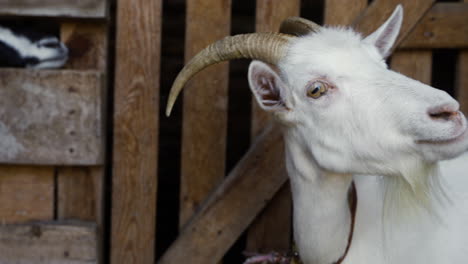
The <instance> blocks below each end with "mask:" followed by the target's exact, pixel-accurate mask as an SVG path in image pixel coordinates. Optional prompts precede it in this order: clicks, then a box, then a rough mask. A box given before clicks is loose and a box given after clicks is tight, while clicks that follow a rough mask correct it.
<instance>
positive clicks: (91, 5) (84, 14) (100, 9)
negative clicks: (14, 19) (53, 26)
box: [0, 0, 107, 18]
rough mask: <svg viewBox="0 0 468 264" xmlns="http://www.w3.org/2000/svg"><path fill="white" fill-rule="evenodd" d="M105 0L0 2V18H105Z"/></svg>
mask: <svg viewBox="0 0 468 264" xmlns="http://www.w3.org/2000/svg"><path fill="white" fill-rule="evenodd" d="M106 8H107V5H106V0H80V1H75V0H1V1H0V15H1V16H49V17H75V18H105V17H106V15H107V9H106Z"/></svg>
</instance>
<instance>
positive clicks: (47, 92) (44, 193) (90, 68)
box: [0, 0, 109, 263]
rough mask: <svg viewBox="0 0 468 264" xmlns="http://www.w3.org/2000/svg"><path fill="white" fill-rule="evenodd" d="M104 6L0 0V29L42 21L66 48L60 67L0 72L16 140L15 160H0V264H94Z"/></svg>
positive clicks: (98, 231)
mask: <svg viewBox="0 0 468 264" xmlns="http://www.w3.org/2000/svg"><path fill="white" fill-rule="evenodd" d="M85 2H86V3H85ZM106 6H107V2H106V1H105V0H99V1H91V2H90V1H84V2H83V3H81V2H80V3H79V4H77V2H75V1H54V0H48V1H44V2H42V3H41V1H31V0H21V1H3V2H2V3H0V19H1V22H2V23H7V24H22V25H28V26H31V27H32V28H34V27H38V25H41V27H43V28H47V29H48V30H50V31H51V32H54V33H55V34H56V35H57V36H59V37H60V38H61V40H62V41H63V42H64V43H66V45H67V46H68V48H69V51H70V53H69V60H68V63H67V64H66V66H65V67H64V68H63V69H57V70H31V69H0V76H1V77H0V80H1V82H2V85H3V88H5V89H2V100H4V101H2V106H1V108H0V112H1V114H0V116H1V120H0V121H1V122H2V124H4V125H6V126H8V127H9V128H10V129H11V128H13V130H11V131H13V132H12V136H14V137H16V139H17V140H19V142H20V143H22V144H23V152H19V153H17V154H18V155H16V156H13V155H3V154H4V152H3V153H2V154H1V155H0V156H1V157H0V159H1V165H0V263H71V262H73V263H101V258H102V256H103V254H104V253H103V250H102V246H101V245H102V234H103V233H102V230H103V229H104V225H103V218H104V215H103V203H104V192H103V190H104V186H103V182H104V175H105V173H104V171H105V168H104V160H105V140H106V129H105V127H104V125H105V118H106V115H105V111H104V110H105V107H106V100H107V99H106V97H107V87H106V83H107V81H106V80H107V76H108V61H107V59H108V52H109V49H108V20H107V12H106V10H107V8H106ZM53 7H57V8H56V9H54V8H53ZM28 87H34V89H37V90H36V92H35V93H34V92H32V91H31V90H28V89H27V88H28ZM37 91H39V92H37ZM18 96H23V97H18ZM20 98H22V99H24V100H23V101H21V100H20ZM31 98H32V99H31ZM51 98H52V99H51ZM15 100H17V101H18V102H20V104H16V105H15V103H13V104H11V102H15ZM83 100H86V101H85V102H87V103H86V104H82V102H84V101H83ZM56 113H59V114H58V115H56ZM9 120H20V121H19V122H18V121H16V122H11V123H10V122H9ZM48 120H52V121H53V122H49V121H48ZM80 120H87V121H86V122H85V123H79V121H80ZM20 125H23V126H25V127H26V126H27V127H26V128H22V127H21V126H20ZM15 129H16V130H15ZM1 135H2V140H3V142H2V143H3V144H5V141H4V140H5V134H4V130H3V131H2V133H1ZM2 143H0V146H2V151H5V149H4V148H3V147H4V145H2ZM10 154H11V152H10Z"/></svg>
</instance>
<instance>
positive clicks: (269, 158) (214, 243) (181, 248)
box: [159, 126, 287, 264]
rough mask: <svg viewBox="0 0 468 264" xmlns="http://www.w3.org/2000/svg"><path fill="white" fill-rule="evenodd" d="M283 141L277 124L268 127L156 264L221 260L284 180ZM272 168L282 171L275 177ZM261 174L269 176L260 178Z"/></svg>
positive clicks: (275, 174)
mask: <svg viewBox="0 0 468 264" xmlns="http://www.w3.org/2000/svg"><path fill="white" fill-rule="evenodd" d="M282 142H283V140H282V135H281V132H280V129H279V128H278V127H277V126H270V127H269V128H267V129H266V131H265V133H264V134H263V135H260V136H259V137H258V141H257V142H255V143H254V144H253V145H252V147H251V149H250V150H249V151H248V152H247V154H246V155H245V156H244V158H243V159H242V160H241V161H240V162H239V163H238V164H237V166H236V167H235V168H234V169H233V170H232V171H231V173H229V175H228V177H227V178H226V180H225V181H224V182H223V183H222V184H221V185H220V186H219V187H218V188H217V189H216V191H215V192H214V193H213V194H212V195H210V198H209V199H208V200H207V201H206V202H205V203H204V204H203V205H202V207H201V209H200V211H199V212H198V213H197V214H196V215H195V216H194V217H193V218H192V219H191V220H190V221H189V222H188V223H187V225H185V227H184V228H183V229H182V231H181V233H180V235H179V237H178V238H177V240H176V241H175V242H174V244H173V245H172V246H171V247H170V248H169V250H168V251H167V252H166V253H165V254H164V256H163V257H162V258H161V260H160V261H159V264H169V263H171V264H172V263H191V264H207V263H217V262H218V261H220V260H221V259H222V257H223V255H224V254H225V252H226V250H228V249H229V247H230V246H231V245H232V244H233V243H234V242H235V241H236V239H237V237H238V236H239V235H240V234H241V233H242V232H243V230H245V228H246V227H247V226H248V225H249V224H250V223H251V222H252V221H253V219H254V218H255V216H256V214H257V213H258V212H259V211H260V210H261V209H262V208H263V207H264V206H265V205H266V203H267V202H268V201H269V200H270V199H271V198H272V197H273V195H274V194H275V193H276V192H277V191H278V189H279V188H280V187H281V186H282V185H283V184H284V183H285V182H286V179H287V178H286V172H285V167H284V161H283V160H284V155H283V147H284V146H283V144H282ZM271 164H280V166H271ZM277 170H281V171H282V172H283V173H276V171H277ZM264 175H270V176H271V177H268V178H265V177H263V176H264ZM275 176H278V177H275Z"/></svg>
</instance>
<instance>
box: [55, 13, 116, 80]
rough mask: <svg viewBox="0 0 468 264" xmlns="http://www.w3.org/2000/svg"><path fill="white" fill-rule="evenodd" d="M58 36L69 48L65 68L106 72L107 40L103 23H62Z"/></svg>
mask: <svg viewBox="0 0 468 264" xmlns="http://www.w3.org/2000/svg"><path fill="white" fill-rule="evenodd" d="M60 37H61V39H62V41H63V42H64V43H65V44H66V45H67V47H68V50H69V58H68V61H67V64H66V65H65V68H66V69H74V70H99V71H101V72H103V73H104V72H106V70H107V67H106V65H107V48H108V43H107V42H108V41H107V26H106V24H105V23H101V22H99V23H98V22H95V21H94V22H82V21H80V22H76V21H74V22H66V23H62V24H61V25H60Z"/></svg>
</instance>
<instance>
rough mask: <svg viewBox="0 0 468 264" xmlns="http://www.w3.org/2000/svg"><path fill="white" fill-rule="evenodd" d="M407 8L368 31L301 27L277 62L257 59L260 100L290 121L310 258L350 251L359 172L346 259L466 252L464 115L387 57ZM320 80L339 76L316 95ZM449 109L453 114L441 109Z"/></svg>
mask: <svg viewBox="0 0 468 264" xmlns="http://www.w3.org/2000/svg"><path fill="white" fill-rule="evenodd" d="M402 16H403V14H402V8H401V7H398V8H397V9H396V10H395V12H394V13H393V15H392V16H391V17H390V18H389V19H388V20H387V22H386V23H384V24H383V25H382V26H381V27H380V28H379V29H378V30H377V31H376V32H374V33H373V34H371V35H370V36H369V37H368V38H365V39H363V38H362V37H361V36H360V35H359V34H357V33H355V32H354V31H352V30H351V29H347V28H323V29H322V30H320V31H319V32H317V33H313V34H309V35H307V36H304V37H301V38H298V39H297V40H295V41H294V42H293V43H292V44H291V46H290V48H289V52H288V54H287V56H286V57H285V58H284V59H283V60H282V61H281V62H280V63H279V64H278V65H277V66H278V71H279V72H278V73H277V72H275V71H274V70H273V69H272V68H270V66H268V65H266V64H264V63H261V62H258V61H254V62H252V64H251V66H250V69H249V82H250V86H251V88H252V91H253V93H254V95H255V97H256V99H257V101H258V102H259V103H260V105H261V106H262V107H263V108H264V109H265V110H267V111H271V112H273V113H274V114H275V116H276V117H277V119H278V120H279V122H280V123H281V124H283V125H284V126H283V129H284V138H285V142H286V166H287V169H288V173H289V176H290V179H291V186H292V194H293V202H294V230H295V231H294V234H295V239H296V242H297V245H298V248H299V253H300V254H301V257H302V259H303V261H304V263H306V264H328V263H333V262H334V261H336V260H337V259H338V258H339V257H341V256H342V255H343V253H344V249H345V248H346V245H347V243H348V235H349V228H350V213H349V209H348V204H347V193H348V190H349V186H350V183H351V182H352V180H354V182H355V185H356V189H357V195H358V208H357V212H356V226H355V230H354V237H353V240H352V243H351V248H350V250H349V253H348V255H347V257H346V258H345V260H344V262H343V263H350V264H361V263H373V264H380V263H382V264H383V263H392V264H393V263H395V264H396V263H416V264H422V263H424V264H428V263H429V264H440V263H465V262H467V261H468V225H467V224H466V223H468V191H467V186H468V175H466V174H467V171H468V154H463V152H465V151H466V150H467V149H468V129H467V124H466V119H465V117H464V116H463V114H461V113H460V112H459V111H458V108H459V105H458V102H457V101H455V100H454V99H453V98H452V97H450V96H449V95H448V94H447V93H446V92H443V91H441V90H438V89H435V88H433V87H430V86H428V85H425V84H423V83H420V82H418V81H416V80H413V79H410V78H408V77H406V76H403V75H401V74H399V73H397V72H394V71H391V70H389V69H387V66H386V64H385V61H384V58H385V56H387V55H388V54H389V52H390V49H391V46H392V45H393V43H394V41H395V39H396V36H397V34H398V31H399V29H400V26H401V21H402ZM316 80H321V81H324V82H326V83H328V84H329V85H330V87H331V88H330V89H329V90H328V91H327V93H325V94H324V95H323V96H321V97H319V98H317V99H313V98H310V97H307V89H308V84H310V83H312V82H314V81H316ZM268 86H270V89H273V90H274V91H278V90H279V93H278V92H273V93H271V94H279V95H280V96H279V97H278V98H277V102H274V101H273V102H272V101H271V97H268V100H269V101H268V102H266V103H267V104H265V101H264V100H263V98H262V95H264V94H265V92H264V90H265V89H268ZM272 86H273V87H272ZM259 91H260V92H259ZM271 105H273V106H274V107H271ZM449 112H450V113H457V114H453V115H452V116H451V117H450V118H442V117H440V116H437V115H433V114H437V113H449ZM431 114H432V115H433V116H431ZM448 159H452V160H450V161H443V160H448ZM371 175H380V176H371Z"/></svg>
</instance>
